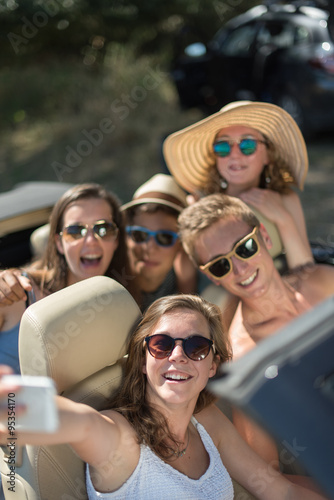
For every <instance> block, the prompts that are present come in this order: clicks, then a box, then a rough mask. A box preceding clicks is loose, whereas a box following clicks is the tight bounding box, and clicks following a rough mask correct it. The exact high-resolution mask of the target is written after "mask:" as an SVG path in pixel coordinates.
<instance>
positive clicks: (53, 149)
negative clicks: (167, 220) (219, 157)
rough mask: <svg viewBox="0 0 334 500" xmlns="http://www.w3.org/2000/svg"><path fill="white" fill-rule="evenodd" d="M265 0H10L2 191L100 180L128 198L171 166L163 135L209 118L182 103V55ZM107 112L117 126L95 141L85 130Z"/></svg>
mask: <svg viewBox="0 0 334 500" xmlns="http://www.w3.org/2000/svg"><path fill="white" fill-rule="evenodd" d="M257 3H259V2H254V1H250V0H230V1H229V2H225V1H224V2H223V1H220V0H214V1H207V0H191V1H190V0H170V1H169V2H162V1H161V0H133V1H131V0H129V1H128V0H115V1H114V0H20V1H19V0H17V1H15V0H0V27H1V33H2V49H1V53H0V60H1V70H0V71H1V79H0V96H1V114H0V127H1V144H0V175H1V187H0V190H1V191H5V190H8V189H10V188H11V187H13V186H14V185H15V184H17V183H18V182H21V181H30V180H49V181H57V180H61V181H64V182H71V183H78V182H85V181H96V182H99V183H103V184H105V185H106V186H107V187H108V188H109V189H111V190H113V191H114V192H116V193H117V194H118V196H119V197H120V198H121V200H122V201H127V200H128V199H129V198H130V197H131V196H132V194H133V191H134V190H135V189H136V188H137V187H138V185H139V184H140V183H142V182H144V181H145V180H146V179H147V178H148V177H149V176H150V175H152V174H154V173H157V172H159V171H161V170H162V169H163V168H164V166H163V162H162V156H161V144H162V141H163V138H164V137H165V136H166V135H167V134H168V133H170V132H172V131H174V130H177V129H179V128H182V127H183V126H186V125H188V124H190V123H192V122H194V121H196V120H197V119H200V118H201V117H202V116H203V115H202V113H201V112H200V111H198V110H190V111H187V112H184V111H182V110H181V109H180V108H179V105H178V98H177V96H176V92H175V89H174V87H173V84H172V82H171V80H170V78H169V74H168V70H169V67H170V64H171V60H172V58H173V56H174V54H175V53H176V52H179V51H180V50H182V48H183V47H184V46H186V45H187V44H189V43H191V42H192V41H207V40H208V39H210V38H211V37H212V36H213V34H214V33H215V32H216V30H217V29H218V28H219V27H220V26H221V25H222V24H224V23H225V22H226V21H227V20H228V19H230V18H231V17H234V16H235V15H237V14H239V13H241V12H244V11H245V10H247V9H249V8H250V7H252V6H253V5H255V4H257ZM106 119H108V120H111V122H112V125H111V126H110V128H112V129H113V130H112V132H108V133H103V139H102V140H99V139H96V140H95V145H93V146H92V147H91V148H89V147H88V145H87V144H84V143H83V141H86V142H87V137H85V136H84V135H83V132H82V131H83V130H85V131H86V133H88V134H90V133H93V132H92V131H93V130H95V131H96V130H98V129H99V128H100V124H101V120H106ZM96 134H97V132H96ZM93 135H94V133H93ZM96 137H97V136H96ZM100 138H101V136H100ZM85 146H86V149H85ZM90 149H91V150H90ZM73 151H74V152H73ZM75 152H77V153H78V152H79V156H80V160H81V161H80V160H79V159H78V158H76V160H75ZM67 155H70V157H68V156H67ZM66 158H67V159H68V160H71V159H72V163H71V165H73V167H70V168H68V165H67V163H66V161H65V160H66ZM64 167H67V168H65V169H64Z"/></svg>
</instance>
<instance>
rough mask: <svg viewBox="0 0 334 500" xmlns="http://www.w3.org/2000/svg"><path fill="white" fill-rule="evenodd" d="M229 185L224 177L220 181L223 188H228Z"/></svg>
mask: <svg viewBox="0 0 334 500" xmlns="http://www.w3.org/2000/svg"><path fill="white" fill-rule="evenodd" d="M227 186H228V184H227V181H226V180H225V179H222V180H221V181H220V187H221V188H223V189H226V188H227Z"/></svg>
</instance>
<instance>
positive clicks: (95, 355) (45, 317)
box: [19, 276, 140, 393]
mask: <svg viewBox="0 0 334 500" xmlns="http://www.w3.org/2000/svg"><path fill="white" fill-rule="evenodd" d="M139 318H140V310H139V308H138V306H137V304H136V302H135V301H134V299H133V298H132V296H131V295H130V293H129V292H128V291H127V290H126V289H125V288H124V287H123V286H122V285H120V284H119V283H118V282H116V281H114V280H113V279H111V278H108V277H106V276H95V277H93V278H88V279H85V280H83V281H80V282H79V283H76V284H74V285H71V286H68V287H66V288H64V289H63V290H60V291H58V292H56V293H53V294H52V295H49V296H48V297H45V298H44V299H42V300H40V301H38V302H36V303H35V304H32V305H31V306H30V307H28V309H26V311H25V312H24V314H23V316H22V320H21V325H20V333H19V356H20V365H21V372H22V374H23V375H44V376H49V377H52V378H53V379H54V380H55V382H56V384H57V388H58V392H59V393H61V392H63V391H64V390H66V389H68V388H69V387H72V386H74V385H75V384H77V383H79V382H81V381H82V380H84V379H85V378H87V377H89V376H91V375H92V374H94V373H96V372H99V371H100V370H102V369H103V368H105V367H106V366H110V365H112V364H114V363H116V362H117V361H118V360H120V359H121V358H122V357H123V356H124V355H125V354H126V344H127V340H128V336H129V333H130V332H131V331H132V329H133V327H134V326H135V324H136V322H137V321H138V319H139ZM101 346H102V348H101Z"/></svg>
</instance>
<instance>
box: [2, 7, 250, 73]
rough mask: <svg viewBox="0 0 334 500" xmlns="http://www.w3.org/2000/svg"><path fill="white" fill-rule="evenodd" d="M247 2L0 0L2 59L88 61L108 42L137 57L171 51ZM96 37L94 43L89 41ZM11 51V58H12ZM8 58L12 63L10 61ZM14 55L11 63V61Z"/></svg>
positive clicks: (204, 36) (204, 34)
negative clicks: (83, 58) (132, 49)
mask: <svg viewBox="0 0 334 500" xmlns="http://www.w3.org/2000/svg"><path fill="white" fill-rule="evenodd" d="M256 3H258V2H255V1H252V0H228V1H227V2H226V1H225V0H212V1H209V2H208V1H207V0H191V1H190V0H170V1H169V2H162V1H161V0H112V1H111V0H35V1H32V0H21V1H20V2H19V1H18V0H17V2H16V1H15V0H0V14H1V15H0V29H1V32H2V34H3V37H4V38H5V42H6V43H4V44H3V49H2V54H1V57H2V60H3V61H6V63H7V64H10V65H12V64H13V62H14V64H15V62H16V63H18V64H20V65H22V64H28V63H30V61H31V60H33V59H35V58H36V56H37V57H38V58H41V59H45V58H46V57H47V58H48V57H54V56H56V57H62V58H65V57H66V58H67V57H73V56H75V57H80V56H81V54H82V53H87V52H90V54H91V55H93V56H94V54H95V56H96V57H95V59H94V57H91V60H93V59H94V65H95V66H96V65H98V63H99V62H100V61H101V60H102V59H103V56H104V51H105V46H106V45H107V44H108V43H111V42H117V43H122V44H126V45H128V44H130V45H131V46H132V47H135V50H136V53H137V55H141V54H149V53H151V54H153V53H155V54H157V53H159V54H160V56H161V55H162V54H164V55H165V57H166V58H168V57H170V56H171V55H172V54H173V50H174V45H175V44H177V45H179V44H180V40H179V39H180V37H181V38H182V37H184V33H185V32H186V33H188V34H189V33H191V36H192V37H193V38H194V41H204V42H205V41H207V40H208V39H209V38H211V37H212V36H213V34H214V33H215V31H216V30H217V29H218V28H219V27H221V25H223V24H225V23H226V21H228V19H230V18H231V17H234V16H236V15H238V14H239V13H241V12H244V11H245V10H247V9H248V8H250V7H251V6H253V5H255V4H256ZM97 39H98V40H100V43H99V44H97V45H96V43H95V44H94V42H96V40H97ZM13 55H15V56H16V58H13ZM13 59H14V61H13ZM15 59H16V61H15Z"/></svg>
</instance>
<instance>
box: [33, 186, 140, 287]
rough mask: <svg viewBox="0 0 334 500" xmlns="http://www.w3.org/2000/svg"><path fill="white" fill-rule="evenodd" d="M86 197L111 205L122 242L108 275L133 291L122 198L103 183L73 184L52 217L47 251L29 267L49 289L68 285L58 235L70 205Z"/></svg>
mask: <svg viewBox="0 0 334 500" xmlns="http://www.w3.org/2000/svg"><path fill="white" fill-rule="evenodd" d="M82 199H101V200H105V201H106V202H107V203H108V204H109V205H110V208H111V212H112V219H113V221H114V222H115V224H116V225H117V227H118V229H119V234H118V238H119V243H118V247H117V249H116V250H115V253H114V255H113V258H112V260H111V262H110V264H109V267H108V269H107V271H106V273H105V275H106V276H109V277H110V278H113V279H115V280H116V281H118V282H119V283H121V284H122V285H123V286H125V287H126V288H127V289H128V290H129V291H130V292H131V293H133V276H131V274H130V269H129V263H128V257H127V250H126V242H125V224H124V220H123V214H122V212H121V211H120V202H119V200H118V198H117V197H116V196H115V195H114V194H112V193H110V192H109V191H107V190H106V189H105V188H104V187H102V186H101V185H99V184H94V183H89V184H78V185H76V186H73V187H72V188H70V189H68V190H67V191H66V192H65V193H64V194H63V196H62V197H61V198H60V199H59V200H58V201H57V203H56V204H55V206H54V207H53V210H52V212H51V215H50V219H49V224H50V233H49V238H48V243H47V246H46V249H45V252H44V255H43V257H42V259H41V260H40V261H38V262H36V263H34V265H33V266H32V268H31V269H29V270H28V271H29V272H30V274H31V275H32V277H33V278H34V279H35V280H36V281H37V282H38V283H39V284H40V285H42V286H44V290H45V291H47V292H49V293H53V292H56V291H58V290H60V289H62V288H64V287H66V284H67V273H68V265H67V262H66V259H65V256H64V255H63V254H61V253H60V252H59V251H58V249H57V246H56V244H55V236H56V235H57V234H59V233H60V231H61V230H62V226H63V216H64V213H65V210H66V208H67V207H68V206H69V205H70V204H71V203H74V202H76V201H78V200H82Z"/></svg>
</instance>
